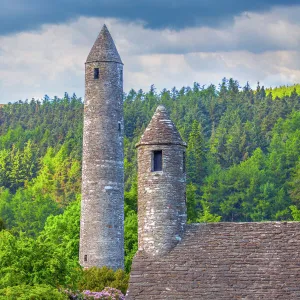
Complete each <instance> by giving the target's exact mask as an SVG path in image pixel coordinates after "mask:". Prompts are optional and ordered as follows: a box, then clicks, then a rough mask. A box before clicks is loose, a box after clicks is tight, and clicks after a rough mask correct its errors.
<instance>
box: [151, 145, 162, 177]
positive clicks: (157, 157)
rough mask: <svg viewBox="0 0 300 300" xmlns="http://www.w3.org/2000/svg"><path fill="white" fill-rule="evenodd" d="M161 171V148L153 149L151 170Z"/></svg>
mask: <svg viewBox="0 0 300 300" xmlns="http://www.w3.org/2000/svg"><path fill="white" fill-rule="evenodd" d="M155 171H162V150H156V151H153V161H152V172H155Z"/></svg>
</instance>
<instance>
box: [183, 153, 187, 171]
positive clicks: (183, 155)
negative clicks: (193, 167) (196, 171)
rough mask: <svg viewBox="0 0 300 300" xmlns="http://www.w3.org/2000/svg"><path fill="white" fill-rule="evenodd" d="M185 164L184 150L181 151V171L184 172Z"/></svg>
mask: <svg viewBox="0 0 300 300" xmlns="http://www.w3.org/2000/svg"><path fill="white" fill-rule="evenodd" d="M185 165H186V156H185V152H183V153H182V171H183V173H185V169H186V167H185Z"/></svg>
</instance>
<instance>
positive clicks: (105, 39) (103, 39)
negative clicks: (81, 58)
mask: <svg viewBox="0 0 300 300" xmlns="http://www.w3.org/2000/svg"><path fill="white" fill-rule="evenodd" d="M96 61H112V62H117V63H120V64H123V63H122V60H121V58H120V55H119V53H118V50H117V48H116V45H115V43H114V41H113V39H112V37H111V35H110V33H109V31H108V29H107V27H106V25H105V24H104V25H103V27H102V29H101V31H100V33H99V35H98V37H97V39H96V41H95V43H94V46H93V47H92V49H91V51H90V54H89V55H88V57H87V60H86V62H87V63H90V62H96Z"/></svg>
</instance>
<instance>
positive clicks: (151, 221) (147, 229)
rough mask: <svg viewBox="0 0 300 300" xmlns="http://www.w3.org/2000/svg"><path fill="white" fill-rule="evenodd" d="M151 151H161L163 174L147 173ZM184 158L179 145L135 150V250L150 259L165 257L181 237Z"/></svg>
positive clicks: (183, 219)
mask: <svg viewBox="0 0 300 300" xmlns="http://www.w3.org/2000/svg"><path fill="white" fill-rule="evenodd" d="M154 150H162V158H163V168H162V169H163V171H157V172H152V171H151V165H152V159H153V151H154ZM184 155H185V147H184V146H182V145H172V144H171V145H142V146H139V148H138V170H139V172H138V249H139V250H144V251H146V252H147V253H149V254H151V255H164V254H166V253H167V252H168V251H169V250H171V249H172V248H173V247H174V246H175V245H176V244H177V243H178V242H179V241H180V240H181V238H182V235H183V233H184V227H185V223H186V203H185V198H186V195H185V176H186V175H185V172H184V170H183V161H184V159H183V156H184Z"/></svg>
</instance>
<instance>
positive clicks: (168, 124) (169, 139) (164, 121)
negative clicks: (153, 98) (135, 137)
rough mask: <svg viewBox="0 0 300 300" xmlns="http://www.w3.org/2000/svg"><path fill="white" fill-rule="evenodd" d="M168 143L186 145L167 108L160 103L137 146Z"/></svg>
mask: <svg viewBox="0 0 300 300" xmlns="http://www.w3.org/2000/svg"><path fill="white" fill-rule="evenodd" d="M167 144H173V145H182V146H186V143H185V142H184V141H183V140H182V138H181V136H180V134H179V132H178V130H177V128H176V126H175V124H174V123H173V122H172V120H171V119H170V117H169V115H168V113H167V110H166V108H165V107H164V106H163V105H159V106H158V107H157V109H156V111H155V113H154V115H153V117H152V119H151V121H150V123H149V125H148V126H147V128H146V130H145V132H144V134H143V135H142V137H141V139H140V141H139V143H138V144H137V145H136V147H139V146H141V145H167Z"/></svg>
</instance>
